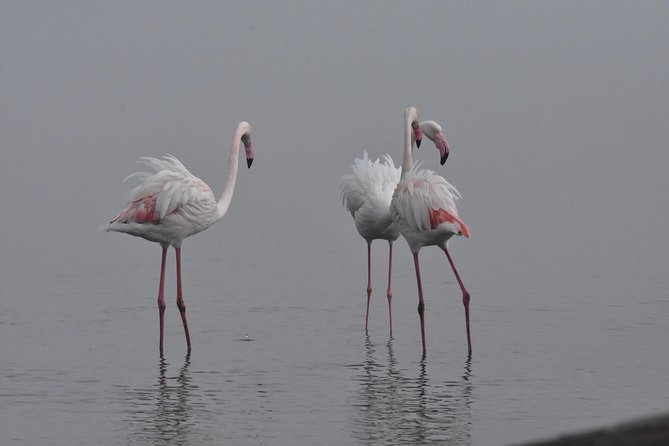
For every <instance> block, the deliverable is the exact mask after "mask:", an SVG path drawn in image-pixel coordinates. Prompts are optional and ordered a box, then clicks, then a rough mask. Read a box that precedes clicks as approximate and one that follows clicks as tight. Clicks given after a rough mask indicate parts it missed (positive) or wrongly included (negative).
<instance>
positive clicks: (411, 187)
mask: <svg viewBox="0 0 669 446" xmlns="http://www.w3.org/2000/svg"><path fill="white" fill-rule="evenodd" d="M417 128H420V126H419V123H418V111H417V110H416V108H415V107H408V108H407V109H406V110H405V112H404V159H403V161H402V174H401V180H400V182H399V184H398V185H397V188H396V189H395V192H394V194H393V197H392V201H391V203H390V215H391V217H392V219H393V226H394V227H395V228H396V229H397V230H398V231H399V233H400V234H402V236H403V237H404V238H405V239H406V241H407V243H408V244H409V248H410V249H411V252H412V253H413V260H414V266H415V268H416V282H417V284H418V314H419V316H420V330H421V337H422V341H423V355H425V354H426V348H425V321H424V312H425V301H424V299H423V286H422V283H421V278H420V267H419V264H418V253H419V251H420V249H421V248H422V247H423V246H431V245H436V246H438V247H439V248H441V249H442V250H443V251H444V252H445V253H446V257H448V261H449V263H450V265H451V268H452V269H453V272H454V273H455V277H456V279H457V281H458V284H459V285H460V288H461V290H462V303H463V305H464V307H465V319H466V326H467V347H468V351H469V354H471V352H472V342H471V335H470V329H469V301H470V295H469V292H468V291H467V289H466V288H465V285H464V283H463V282H462V279H461V278H460V274H458V271H457V269H456V268H455V263H453V259H452V258H451V255H450V253H449V252H448V245H447V242H448V240H449V239H450V238H451V237H452V236H453V235H464V236H465V237H467V238H469V229H467V226H466V225H465V223H464V222H463V221H462V220H461V219H460V217H459V216H458V209H457V206H456V201H457V200H458V199H459V198H460V193H459V192H458V191H457V189H456V188H455V187H454V186H452V185H451V184H450V183H449V182H448V181H446V180H445V179H444V178H442V177H441V176H439V175H437V174H435V173H434V172H432V171H430V170H418V165H414V164H413V160H412V153H411V151H412V150H411V137H412V134H413V135H415V134H416V129H417Z"/></svg>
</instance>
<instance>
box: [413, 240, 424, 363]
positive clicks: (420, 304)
mask: <svg viewBox="0 0 669 446" xmlns="http://www.w3.org/2000/svg"><path fill="white" fill-rule="evenodd" d="M413 264H414V266H415V267H416V282H417V283H418V315H419V316H420V335H421V337H422V339H423V356H425V354H426V353H427V350H426V348H425V319H424V318H423V316H424V313H425V301H424V300H423V284H422V282H421V280H420V266H419V265H418V253H417V252H414V253H413Z"/></svg>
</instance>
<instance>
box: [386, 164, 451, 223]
mask: <svg viewBox="0 0 669 446" xmlns="http://www.w3.org/2000/svg"><path fill="white" fill-rule="evenodd" d="M420 165H421V163H420V162H416V163H414V164H413V166H412V168H411V170H410V171H408V172H406V173H405V174H404V177H403V178H402V181H400V182H399V184H398V185H397V188H396V189H395V192H394V198H393V200H392V203H391V206H390V214H391V218H392V219H393V221H394V226H399V225H400V223H401V222H402V221H404V222H405V223H406V224H408V225H409V226H411V227H414V228H417V229H418V230H420V231H427V230H431V229H432V225H431V221H430V212H431V211H437V210H439V209H443V210H445V211H446V212H448V213H449V214H451V215H453V216H455V217H457V216H458V206H457V200H459V199H460V198H462V196H461V195H460V192H458V190H457V189H456V188H455V186H453V185H452V184H451V183H449V182H448V181H446V179H445V178H443V177H442V176H440V175H437V174H436V173H435V172H433V171H431V170H428V169H421V170H419V168H420Z"/></svg>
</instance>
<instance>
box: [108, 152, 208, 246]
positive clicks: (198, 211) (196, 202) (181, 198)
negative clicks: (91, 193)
mask: <svg viewBox="0 0 669 446" xmlns="http://www.w3.org/2000/svg"><path fill="white" fill-rule="evenodd" d="M138 162H139V163H141V164H144V165H145V166H147V167H149V168H150V169H151V170H152V172H146V171H142V172H135V173H133V174H130V175H128V176H127V177H126V178H125V179H124V181H128V180H139V181H140V184H139V185H138V186H137V187H135V188H134V189H132V191H131V192H130V194H129V196H128V205H127V206H126V208H125V209H124V210H123V211H121V212H120V213H119V215H118V216H116V217H115V218H114V219H113V220H112V221H111V222H110V223H109V225H108V226H107V227H106V228H105V230H107V231H117V232H125V233H128V234H131V235H135V236H139V237H143V238H146V239H147V240H151V241H155V242H159V243H166V244H172V245H174V246H180V244H181V241H182V240H183V239H185V238H186V237H189V236H191V235H193V234H196V233H198V232H200V231H202V230H204V229H206V228H208V227H209V226H211V225H212V224H213V223H215V222H216V220H217V219H218V217H217V214H216V199H215V197H214V194H213V192H212V191H211V188H209V186H207V184H206V183H205V182H204V181H202V180H200V179H199V178H198V177H196V176H195V175H193V174H191V173H190V172H189V171H188V169H186V167H185V166H184V165H183V164H182V163H181V162H180V161H179V160H178V159H176V158H175V157H174V156H172V155H164V156H163V157H162V158H160V159H159V158H152V157H141V158H139V160H138ZM154 202H155V209H153V210H152V208H151V204H152V203H154ZM140 215H141V217H140Z"/></svg>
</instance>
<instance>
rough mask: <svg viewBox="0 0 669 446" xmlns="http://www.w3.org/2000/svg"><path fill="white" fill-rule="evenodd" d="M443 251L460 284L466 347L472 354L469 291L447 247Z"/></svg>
mask: <svg viewBox="0 0 669 446" xmlns="http://www.w3.org/2000/svg"><path fill="white" fill-rule="evenodd" d="M444 252H445V253H446V257H448V262H449V263H450V264H451V268H453V272H454V273H455V278H456V279H458V283H459V284H460V289H461V290H462V304H463V305H464V306H465V320H466V323H467V348H468V349H469V354H470V355H471V354H472V337H471V335H470V332H469V300H470V297H469V291H467V289H466V288H465V284H464V283H462V279H460V274H458V270H457V269H455V263H453V259H451V255H450V254H449V253H448V248H444Z"/></svg>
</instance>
